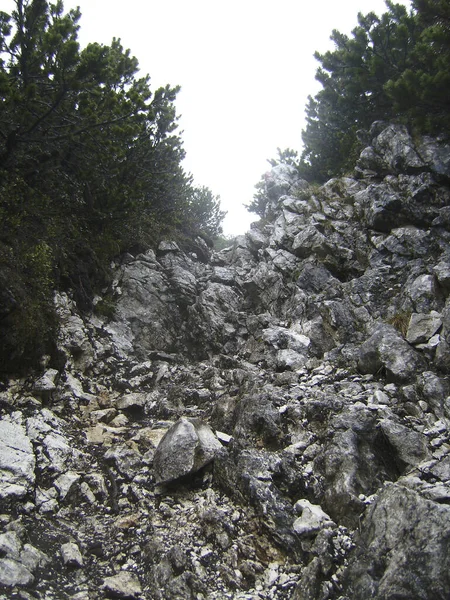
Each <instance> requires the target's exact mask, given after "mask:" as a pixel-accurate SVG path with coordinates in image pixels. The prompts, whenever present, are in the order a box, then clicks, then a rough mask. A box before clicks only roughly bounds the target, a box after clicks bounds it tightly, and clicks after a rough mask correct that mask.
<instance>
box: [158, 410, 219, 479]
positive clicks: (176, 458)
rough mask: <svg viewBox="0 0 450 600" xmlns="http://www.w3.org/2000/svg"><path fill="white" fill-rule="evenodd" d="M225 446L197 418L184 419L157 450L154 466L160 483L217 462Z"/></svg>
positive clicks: (178, 422) (166, 435)
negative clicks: (218, 455) (219, 453)
mask: <svg viewBox="0 0 450 600" xmlns="http://www.w3.org/2000/svg"><path fill="white" fill-rule="evenodd" d="M221 449H222V445H221V443H220V442H219V440H218V439H217V437H216V436H215V435H214V433H213V431H212V430H211V429H210V428H209V427H208V425H206V424H205V423H202V422H201V421H199V420H197V419H186V418H181V419H180V420H179V421H177V423H175V425H173V426H172V427H171V428H170V429H169V431H168V432H167V433H166V434H165V436H164V437H163V439H162V440H161V442H160V443H159V444H158V447H157V448H156V452H155V456H154V460H153V467H154V472H155V479H156V482H157V483H166V482H170V481H173V480H175V479H179V478H180V477H183V476H185V475H190V474H193V473H196V472H197V471H198V470H199V469H201V468H202V467H204V466H205V465H207V464H209V463H210V462H211V461H212V460H214V458H215V456H216V455H217V453H218V452H220V451H221Z"/></svg>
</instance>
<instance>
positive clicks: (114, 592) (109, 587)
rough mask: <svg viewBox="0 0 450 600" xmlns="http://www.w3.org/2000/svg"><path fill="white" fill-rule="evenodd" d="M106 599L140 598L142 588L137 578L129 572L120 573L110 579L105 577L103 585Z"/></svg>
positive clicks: (128, 599) (129, 599) (130, 599)
mask: <svg viewBox="0 0 450 600" xmlns="http://www.w3.org/2000/svg"><path fill="white" fill-rule="evenodd" d="M102 588H103V590H104V591H105V594H106V597H107V598H125V599H127V600H132V599H133V598H140V597H141V593H142V587H141V584H140V582H139V578H138V577H137V575H135V574H134V573H131V572H129V571H121V572H120V573H118V574H117V575H113V576H112V577H106V578H105V580H104V582H103V585H102Z"/></svg>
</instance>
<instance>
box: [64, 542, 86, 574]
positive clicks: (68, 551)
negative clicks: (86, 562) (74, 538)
mask: <svg viewBox="0 0 450 600" xmlns="http://www.w3.org/2000/svg"><path fill="white" fill-rule="evenodd" d="M61 557H62V559H63V563H64V564H65V565H66V567H78V568H80V567H82V566H83V557H82V556H81V552H80V549H79V547H78V546H77V545H76V544H74V543H73V542H67V544H63V545H62V546H61Z"/></svg>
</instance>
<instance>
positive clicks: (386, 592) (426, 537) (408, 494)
mask: <svg viewBox="0 0 450 600" xmlns="http://www.w3.org/2000/svg"><path fill="white" fill-rule="evenodd" d="M449 527H450V509H449V508H448V506H445V505H440V504H437V503H435V502H431V501H429V500H425V499H424V498H423V497H421V496H420V495H419V494H418V493H416V492H414V491H412V490H410V489H407V488H405V487H403V486H401V485H398V484H392V483H390V484H387V485H386V487H385V488H384V489H383V490H382V491H381V493H380V494H379V496H378V498H377V500H376V501H375V503H374V505H373V506H372V507H371V509H370V511H369V513H368V515H367V517H366V519H365V521H364V522H363V526H362V533H361V536H362V539H361V545H360V546H359V548H358V549H356V550H355V552H354V553H353V557H352V559H351V562H350V566H349V572H348V574H347V582H348V583H347V585H346V587H345V590H344V591H345V592H346V593H347V594H348V596H349V597H350V598H352V599H353V600H366V599H367V598H375V599H379V600H381V599H382V598H439V599H442V600H444V598H445V596H446V594H447V590H448V589H450V553H449V552H448V535H447V533H448V530H449ZM375 565H376V569H373V568H372V567H373V566H375Z"/></svg>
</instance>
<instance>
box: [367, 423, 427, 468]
mask: <svg viewBox="0 0 450 600" xmlns="http://www.w3.org/2000/svg"><path fill="white" fill-rule="evenodd" d="M379 427H380V429H381V431H382V432H383V434H384V435H385V436H386V438H387V440H388V441H389V443H390V445H391V447H392V448H393V449H394V451H395V455H394V456H393V458H394V460H395V461H396V462H397V461H398V463H399V465H400V467H401V465H402V463H403V464H404V465H406V466H409V467H411V466H416V465H418V464H420V463H421V462H423V461H425V460H426V459H427V458H429V451H428V449H427V443H426V442H427V440H426V438H425V436H424V435H423V434H422V433H419V432H417V431H414V430H411V429H408V427H405V426H404V425H401V424H400V423H395V422H394V421H393V420H391V419H382V420H381V421H380V423H379ZM403 469H404V467H403V468H401V470H403Z"/></svg>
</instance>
